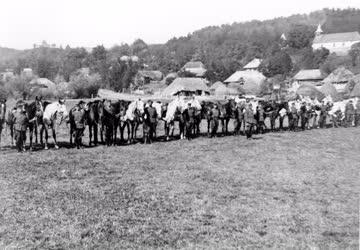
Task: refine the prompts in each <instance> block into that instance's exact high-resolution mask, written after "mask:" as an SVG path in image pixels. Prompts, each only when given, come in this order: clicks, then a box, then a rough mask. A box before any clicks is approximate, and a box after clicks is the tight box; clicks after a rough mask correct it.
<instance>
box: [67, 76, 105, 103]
mask: <svg viewBox="0 0 360 250" xmlns="http://www.w3.org/2000/svg"><path fill="white" fill-rule="evenodd" d="M100 87H101V76H100V75H99V74H92V75H87V74H78V75H75V76H72V77H71V78H70V88H71V89H72V90H73V94H74V98H90V97H92V96H96V95H97V92H98V90H99V89H100Z"/></svg>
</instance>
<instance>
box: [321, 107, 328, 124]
mask: <svg viewBox="0 0 360 250" xmlns="http://www.w3.org/2000/svg"><path fill="white" fill-rule="evenodd" d="M327 111H328V107H327V105H325V104H324V103H323V104H321V107H320V119H319V125H320V128H324V127H325V124H326V117H327Z"/></svg>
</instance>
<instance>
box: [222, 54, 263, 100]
mask: <svg viewBox="0 0 360 250" xmlns="http://www.w3.org/2000/svg"><path fill="white" fill-rule="evenodd" d="M260 64H261V59H257V58H255V59H254V60H252V61H251V62H249V63H248V64H247V65H245V66H244V67H243V70H239V71H236V72H235V73H234V74H232V75H231V76H230V77H229V78H227V79H226V80H225V81H224V82H225V83H226V84H227V87H231V88H234V89H238V90H241V91H243V92H245V94H248V95H257V94H259V92H260V85H261V84H262V83H263V82H264V81H265V79H266V77H265V76H264V75H263V74H262V73H261V72H260V71H258V68H259V66H260Z"/></svg>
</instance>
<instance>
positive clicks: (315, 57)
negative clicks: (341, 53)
mask: <svg viewBox="0 0 360 250" xmlns="http://www.w3.org/2000/svg"><path fill="white" fill-rule="evenodd" d="M319 23H321V24H322V28H323V30H324V33H332V32H347V31H359V32H360V10H359V9H351V8H349V9H344V10H340V9H323V10H320V11H315V12H312V13H310V14H308V15H292V16H289V17H281V18H275V19H272V20H267V21H256V20H254V21H250V22H244V23H234V24H231V25H222V26H212V27H206V28H204V29H201V30H198V31H195V32H193V33H192V34H189V35H188V36H185V37H179V38H173V39H171V40H169V41H168V42H167V43H166V44H162V45H148V44H146V43H145V42H144V41H142V40H141V39H138V40H136V41H135V42H134V43H133V44H130V45H129V44H122V45H119V46H114V47H112V48H110V49H105V48H104V47H103V46H101V45H100V46H97V47H95V48H93V49H92V51H91V52H88V51H87V50H86V49H85V48H70V47H69V46H67V47H66V48H52V47H39V48H34V49H30V50H25V51H14V50H10V49H7V50H5V49H1V48H0V71H4V70H5V69H6V68H12V69H14V70H15V72H16V73H20V72H21V71H22V70H23V69H24V68H32V69H33V71H34V73H35V74H36V75H38V76H39V77H45V78H49V79H50V80H53V81H56V82H61V81H65V82H68V81H70V80H71V77H72V75H74V74H75V73H76V72H77V71H78V70H79V69H81V68H84V67H87V68H90V73H91V74H95V73H96V74H98V75H99V76H100V79H101V86H102V87H107V88H111V89H114V90H117V91H120V90H123V89H127V88H129V86H130V84H131V83H133V78H134V76H135V74H136V72H137V71H138V70H139V69H144V68H145V69H149V70H160V71H162V72H163V73H165V74H166V73H170V72H177V71H179V70H180V69H181V67H182V66H183V65H184V64H185V63H186V62H188V61H190V60H200V61H202V62H203V63H204V64H205V66H206V67H207V69H208V72H207V75H206V77H207V78H208V79H209V80H210V81H216V80H224V79H225V78H227V77H228V76H230V75H231V74H232V73H234V71H236V70H238V69H240V68H241V67H242V66H243V65H245V64H246V63H247V62H248V61H250V60H251V59H253V58H254V57H258V58H263V59H264V61H263V64H262V65H261V70H262V71H263V72H264V74H265V75H266V76H269V77H272V76H274V75H278V74H281V75H284V76H291V75H292V74H294V73H296V72H297V71H298V70H299V69H306V68H317V67H321V68H323V69H324V70H325V71H326V72H328V71H331V70H332V69H333V68H335V67H336V66H337V65H339V64H345V65H346V66H348V67H353V68H356V67H357V66H358V65H360V62H359V60H360V59H359V55H358V54H359V53H358V52H357V51H355V52H353V53H351V55H350V56H349V57H345V58H343V57H342V58H339V57H336V56H334V55H329V53H328V51H327V50H319V51H313V50H312V49H311V42H312V39H313V38H314V31H315V30H316V27H317V25H318V24H319ZM283 33H284V34H285V36H286V38H287V39H286V41H284V40H282V39H281V38H280V37H281V35H282V34H283ZM123 56H130V57H131V56H137V57H138V59H139V60H128V61H124V60H120V58H121V57H123Z"/></svg>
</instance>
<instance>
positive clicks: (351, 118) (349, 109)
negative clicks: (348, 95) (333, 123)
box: [345, 100, 355, 127]
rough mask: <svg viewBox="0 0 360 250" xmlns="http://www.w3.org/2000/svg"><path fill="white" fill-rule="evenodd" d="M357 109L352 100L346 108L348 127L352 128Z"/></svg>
mask: <svg viewBox="0 0 360 250" xmlns="http://www.w3.org/2000/svg"><path fill="white" fill-rule="evenodd" d="M354 116H355V108H354V105H353V102H352V100H350V101H349V102H348V103H347V104H346V106H345V123H346V127H351V126H352V123H353V121H354Z"/></svg>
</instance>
